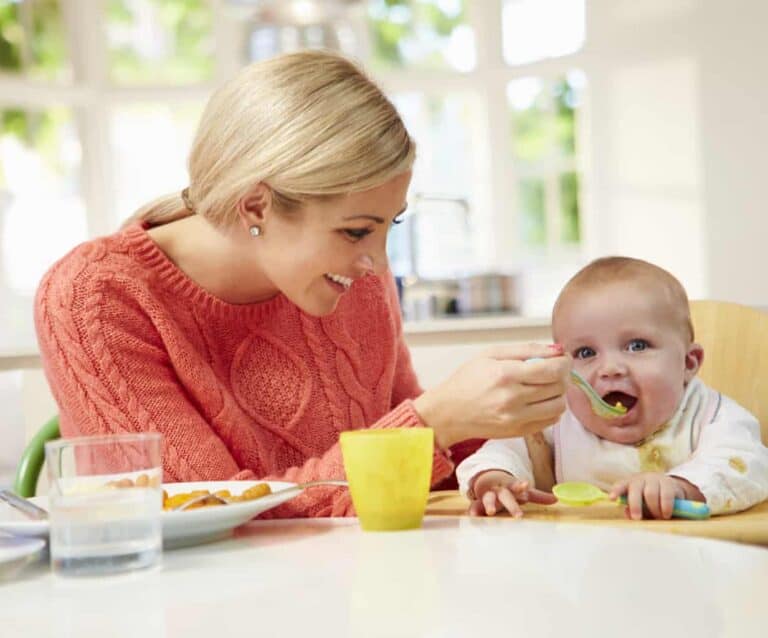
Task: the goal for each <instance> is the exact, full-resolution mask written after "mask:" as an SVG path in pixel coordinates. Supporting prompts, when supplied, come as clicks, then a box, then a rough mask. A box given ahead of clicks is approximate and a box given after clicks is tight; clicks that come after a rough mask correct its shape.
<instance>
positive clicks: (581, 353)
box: [573, 346, 595, 359]
mask: <svg viewBox="0 0 768 638" xmlns="http://www.w3.org/2000/svg"><path fill="white" fill-rule="evenodd" d="M594 356H595V351H594V350H593V349H592V348H590V347H589V346H582V347H581V348H576V350H574V351H573V358H574V359H589V357H594Z"/></svg>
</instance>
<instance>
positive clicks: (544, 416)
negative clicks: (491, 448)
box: [515, 395, 566, 436]
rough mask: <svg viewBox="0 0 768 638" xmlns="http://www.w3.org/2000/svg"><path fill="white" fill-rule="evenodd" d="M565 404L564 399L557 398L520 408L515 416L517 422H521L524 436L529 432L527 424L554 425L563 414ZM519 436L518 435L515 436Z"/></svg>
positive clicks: (561, 397)
mask: <svg viewBox="0 0 768 638" xmlns="http://www.w3.org/2000/svg"><path fill="white" fill-rule="evenodd" d="M565 408H566V403H565V397H564V396H562V395H561V396H559V397H554V398H552V399H547V400H546V401H539V402H538V403H533V404H529V405H526V406H525V407H523V408H521V409H520V411H519V412H518V413H517V414H515V417H516V420H517V421H522V422H523V424H525V425H524V427H525V432H524V433H525V434H527V433H528V432H530V431H531V429H530V427H529V424H530V423H534V422H538V421H541V422H544V423H546V425H549V424H551V423H554V422H555V421H557V419H559V418H560V415H561V414H562V413H563V412H565ZM517 436H519V435H517Z"/></svg>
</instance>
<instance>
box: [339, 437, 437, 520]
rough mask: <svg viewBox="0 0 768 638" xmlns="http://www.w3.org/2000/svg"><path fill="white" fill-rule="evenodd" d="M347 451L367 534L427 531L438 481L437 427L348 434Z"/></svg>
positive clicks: (346, 464)
mask: <svg viewBox="0 0 768 638" xmlns="http://www.w3.org/2000/svg"><path fill="white" fill-rule="evenodd" d="M340 443H341V452H342V456H343V457H344V470H345V472H346V474H347V481H349V491H350V493H351V495H352V503H353V504H354V506H355V511H356V512H357V517H358V519H359V520H360V526H361V527H362V528H363V529H364V530H367V531H384V530H403V529H414V528H417V527H420V526H421V521H422V519H423V518H424V510H425V509H426V507H427V497H428V496H429V484H430V479H431V477H432V455H433V451H434V432H433V430H432V429H431V428H386V429H380V430H353V431H349V432H342V433H341V436H340Z"/></svg>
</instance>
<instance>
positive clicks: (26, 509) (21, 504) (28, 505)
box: [0, 490, 48, 521]
mask: <svg viewBox="0 0 768 638" xmlns="http://www.w3.org/2000/svg"><path fill="white" fill-rule="evenodd" d="M0 501H5V502H6V503H8V505H10V506H11V507H15V508H16V509H17V510H19V511H20V512H23V513H24V514H25V515H26V516H28V517H29V518H31V519H33V520H36V521H43V520H45V519H47V518H48V512H47V510H44V509H43V508H42V507H38V506H37V505H35V504H34V503H33V502H32V501H28V500H27V499H25V498H22V497H21V496H19V495H18V494H14V493H13V492H11V491H10V490H0Z"/></svg>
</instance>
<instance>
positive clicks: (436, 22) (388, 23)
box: [368, 0, 467, 69]
mask: <svg viewBox="0 0 768 638" xmlns="http://www.w3.org/2000/svg"><path fill="white" fill-rule="evenodd" d="M368 6H369V10H368V16H369V25H370V29H371V36H372V41H373V59H372V66H373V67H374V68H382V67H388V68H392V67H395V68H403V67H405V66H419V67H426V68H432V69H434V68H445V66H446V62H445V61H444V59H443V55H442V52H441V50H440V47H439V46H437V45H436V44H437V43H439V42H441V41H442V42H444V41H446V40H447V39H448V38H450V36H451V34H452V33H453V30H454V29H455V28H456V27H458V26H459V25H462V24H465V23H466V21H467V1H466V0H456V2H455V8H456V11H450V10H449V9H447V8H446V5H445V3H441V2H439V1H438V0H370V2H369V5H368ZM419 40H421V47H420V48H422V53H423V55H422V56H421V57H419V58H418V59H413V54H409V53H408V52H407V48H404V46H403V45H404V44H405V43H408V42H410V43H414V42H416V41H419ZM425 50H426V51H425Z"/></svg>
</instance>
